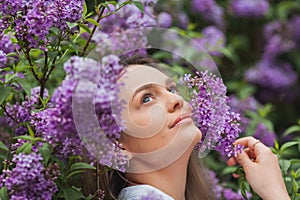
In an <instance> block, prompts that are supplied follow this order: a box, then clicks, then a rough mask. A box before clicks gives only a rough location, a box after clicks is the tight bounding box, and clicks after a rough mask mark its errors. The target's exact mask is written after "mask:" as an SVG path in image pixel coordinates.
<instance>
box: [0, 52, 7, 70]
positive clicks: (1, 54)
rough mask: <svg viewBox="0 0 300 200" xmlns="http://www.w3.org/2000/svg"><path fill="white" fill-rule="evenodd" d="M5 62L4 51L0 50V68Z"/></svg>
mask: <svg viewBox="0 0 300 200" xmlns="http://www.w3.org/2000/svg"><path fill="white" fill-rule="evenodd" d="M6 62H7V57H6V53H4V52H3V51H2V50H0V68H2V67H5V66H6Z"/></svg>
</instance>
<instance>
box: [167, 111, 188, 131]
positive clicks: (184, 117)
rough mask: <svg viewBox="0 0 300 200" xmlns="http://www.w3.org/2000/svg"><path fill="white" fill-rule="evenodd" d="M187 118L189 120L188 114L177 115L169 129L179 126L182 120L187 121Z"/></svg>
mask: <svg viewBox="0 0 300 200" xmlns="http://www.w3.org/2000/svg"><path fill="white" fill-rule="evenodd" d="M187 118H191V116H190V115H189V114H181V115H179V116H178V117H177V118H176V119H175V120H174V121H173V122H172V123H171V126H170V128H173V127H174V126H176V125H177V124H179V123H180V122H181V121H182V120H184V119H187Z"/></svg>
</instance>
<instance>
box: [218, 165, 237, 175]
mask: <svg viewBox="0 0 300 200" xmlns="http://www.w3.org/2000/svg"><path fill="white" fill-rule="evenodd" d="M237 168H238V167H237V166H234V167H225V168H224V169H223V170H222V171H221V174H222V175H226V174H232V173H234V172H235V171H236V170H237Z"/></svg>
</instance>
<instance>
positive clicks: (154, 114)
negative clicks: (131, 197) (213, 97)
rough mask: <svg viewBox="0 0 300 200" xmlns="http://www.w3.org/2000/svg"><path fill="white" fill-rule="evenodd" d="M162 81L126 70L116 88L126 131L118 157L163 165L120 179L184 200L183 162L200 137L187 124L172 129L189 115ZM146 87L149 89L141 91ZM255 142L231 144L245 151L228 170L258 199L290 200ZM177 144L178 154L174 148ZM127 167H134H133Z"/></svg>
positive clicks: (148, 70)
mask: <svg viewBox="0 0 300 200" xmlns="http://www.w3.org/2000/svg"><path fill="white" fill-rule="evenodd" d="M138 70H140V71H138ZM149 77H150V78H149ZM168 80H169V78H168V77H167V76H166V75H164V74H163V73H162V72H160V71H158V70H156V69H153V68H152V67H149V66H144V65H131V66H128V67H127V68H126V72H125V74H124V75H123V76H122V77H121V78H120V80H119V82H122V83H124V85H125V86H124V87H125V88H124V89H123V90H122V91H121V94H120V98H121V99H123V100H126V101H127V102H128V104H127V107H126V108H125V111H124V113H122V118H123V119H124V120H125V123H126V126H127V127H129V128H128V130H126V131H125V133H124V134H122V137H121V140H120V142H121V143H122V147H123V148H124V153H126V154H128V155H129V157H130V158H131V160H130V162H131V161H132V160H134V158H135V157H136V156H138V155H140V154H141V155H147V153H149V152H150V153H153V152H154V154H153V155H155V156H154V158H157V159H152V158H153V157H151V156H149V157H147V156H144V157H146V159H145V160H144V162H146V161H149V163H148V165H151V164H153V165H154V166H155V165H157V166H158V165H159V166H160V165H161V164H164V165H162V166H163V167H159V168H151V169H153V170H150V171H147V172H141V173H134V171H130V173H126V176H127V178H128V179H129V180H130V181H131V184H130V185H136V184H148V185H152V186H154V187H156V188H158V189H160V190H161V191H163V192H164V193H166V194H168V195H170V196H171V197H173V198H174V199H176V200H184V199H185V197H184V192H185V186H186V177H187V165H188V161H189V157H190V155H191V153H192V151H193V149H194V146H195V145H196V144H197V143H198V141H199V140H200V139H201V137H202V134H201V131H200V130H199V129H198V128H197V127H196V126H195V124H194V123H193V121H192V120H191V119H190V118H187V119H184V120H182V121H181V123H178V124H177V125H176V126H174V127H173V126H172V124H173V123H174V121H176V119H177V118H178V117H179V116H180V115H182V114H190V113H191V108H190V106H189V105H188V103H187V102H186V101H184V100H183V98H182V97H181V96H180V95H179V94H178V93H177V91H176V88H175V85H174V84H173V83H172V82H170V81H168ZM149 83H151V84H152V86H151V87H145V88H144V89H143V90H141V88H142V86H144V85H146V84H149ZM153 85H154V87H153ZM137 91H138V92H137ZM157 118H158V120H156V119H157ZM155 120H156V121H155ZM180 136H184V137H180ZM256 141H257V139H255V138H253V137H245V138H241V139H238V140H237V141H236V144H242V145H244V146H245V147H246V148H248V150H245V151H242V153H240V154H238V155H237V157H233V158H231V159H229V160H228V165H230V166H232V165H236V164H240V165H241V166H242V167H243V168H244V170H245V173H246V178H247V180H248V182H249V184H250V185H251V186H252V187H253V189H254V191H256V192H257V193H258V195H260V196H261V197H262V198H263V199H283V200H284V199H290V198H289V196H288V194H287V191H286V189H285V185H284V182H283V180H282V177H281V172H280V168H279V165H278V160H277V157H276V156H275V155H274V154H273V153H272V152H271V150H270V149H269V148H268V147H266V146H265V145H263V144H262V143H257V144H256V145H255V147H254V148H253V145H254V144H255V142H256ZM182 144H184V145H183V146H182V148H178V147H181V146H180V145H182ZM178 149H179V150H178ZM161 151H163V152H161ZM155 152H159V153H157V154H155ZM170 157H171V158H172V157H174V158H176V159H173V160H172V162H169V163H168V164H165V163H161V162H164V161H166V163H167V160H168V159H169V158H170ZM133 163H135V164H134V165H137V166H139V163H138V161H137V162H133ZM141 168H143V167H141ZM143 169H144V168H143ZM135 170H139V169H138V168H137V169H135ZM174 174H176V175H175V176H174ZM130 185H129V186H130Z"/></svg>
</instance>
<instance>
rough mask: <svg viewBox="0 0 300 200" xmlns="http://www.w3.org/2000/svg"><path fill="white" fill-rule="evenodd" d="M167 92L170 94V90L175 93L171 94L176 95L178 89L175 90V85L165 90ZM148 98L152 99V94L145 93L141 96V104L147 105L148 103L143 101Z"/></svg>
mask: <svg viewBox="0 0 300 200" xmlns="http://www.w3.org/2000/svg"><path fill="white" fill-rule="evenodd" d="M167 90H168V91H169V92H171V90H174V91H175V92H171V93H174V94H177V93H178V89H177V87H176V85H172V86H170V87H169V88H167ZM148 97H151V98H153V97H154V95H153V94H152V93H145V94H143V96H142V98H141V104H147V103H148V102H144V100H145V98H148Z"/></svg>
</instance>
